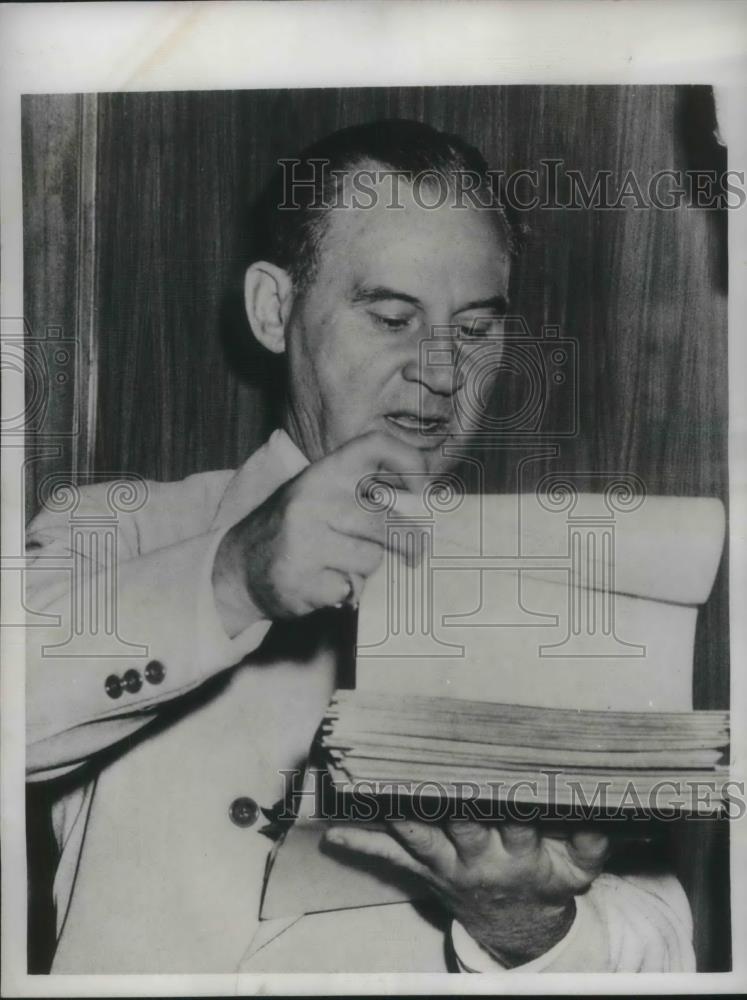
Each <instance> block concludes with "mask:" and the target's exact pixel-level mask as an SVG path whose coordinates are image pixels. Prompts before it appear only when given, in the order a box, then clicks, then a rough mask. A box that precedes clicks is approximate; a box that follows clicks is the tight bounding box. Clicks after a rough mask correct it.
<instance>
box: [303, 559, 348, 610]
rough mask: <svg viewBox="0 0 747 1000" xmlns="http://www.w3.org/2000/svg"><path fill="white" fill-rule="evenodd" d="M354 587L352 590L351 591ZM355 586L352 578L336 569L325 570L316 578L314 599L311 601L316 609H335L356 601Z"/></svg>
mask: <svg viewBox="0 0 747 1000" xmlns="http://www.w3.org/2000/svg"><path fill="white" fill-rule="evenodd" d="M351 587H352V590H351ZM353 591H355V584H354V583H353V579H352V576H349V575H346V574H345V573H341V572H340V571H339V570H336V569H329V568H326V569H323V570H322V571H321V572H320V573H319V574H318V576H317V577H316V578H315V584H314V590H313V594H314V597H313V599H312V601H311V603H312V605H313V607H316V608H335V607H341V606H342V605H343V604H346V603H348V602H351V603H352V601H353V600H354V596H355V595H354V593H353Z"/></svg>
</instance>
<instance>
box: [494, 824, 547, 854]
mask: <svg viewBox="0 0 747 1000" xmlns="http://www.w3.org/2000/svg"><path fill="white" fill-rule="evenodd" d="M498 832H499V833H500V835H501V842H502V843H503V846H504V848H505V849H506V851H507V852H508V853H509V854H526V853H528V852H529V851H533V850H536V849H537V846H538V844H539V834H538V832H537V828H536V827H535V826H534V825H533V824H531V823H514V822H511V821H510V820H504V822H502V823H499V824H498Z"/></svg>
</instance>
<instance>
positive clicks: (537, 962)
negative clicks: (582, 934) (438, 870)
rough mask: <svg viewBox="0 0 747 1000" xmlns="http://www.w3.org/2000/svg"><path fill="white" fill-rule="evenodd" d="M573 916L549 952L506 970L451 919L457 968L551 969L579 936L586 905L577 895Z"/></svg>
mask: <svg viewBox="0 0 747 1000" xmlns="http://www.w3.org/2000/svg"><path fill="white" fill-rule="evenodd" d="M575 902H576V915H575V916H574V918H573V923H572V924H571V926H570V927H569V928H568V931H567V933H566V934H565V935H564V936H563V937H562V938H561V939H560V941H557V942H556V943H555V944H554V945H553V946H552V948H550V949H549V950H548V951H546V952H543V953H542V954H541V955H538V956H537V958H533V959H532V961H531V962H525V963H524V964H523V965H516V966H513V967H511V968H508V967H507V966H505V965H501V963H500V962H499V961H498V959H497V958H494V957H493V956H492V955H491V954H490V952H488V951H486V950H485V948H483V947H482V946H481V945H479V944H478V943H477V941H475V939H474V938H473V937H471V935H470V934H468V933H467V931H466V930H465V929H464V927H463V926H462V924H460V923H459V921H458V920H453V921H452V924H451V944H452V947H453V949H454V955H455V957H456V961H457V965H458V967H459V971H460V972H493V973H495V972H544V971H545V969H547V968H548V967H550V966H552V965H553V964H554V963H555V962H556V961H557V959H558V958H559V957H560V956H561V955H562V954H563V953H564V952H565V951H566V949H568V948H570V947H571V946H572V944H573V941H574V940H575V938H576V936H577V935H578V926H579V923H580V911H581V910H582V909H583V907H584V906H585V905H586V904H585V902H584V897H583V896H576V897H575Z"/></svg>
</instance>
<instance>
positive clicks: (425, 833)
mask: <svg viewBox="0 0 747 1000" xmlns="http://www.w3.org/2000/svg"><path fill="white" fill-rule="evenodd" d="M389 826H390V828H391V830H392V832H393V833H394V835H395V837H396V838H397V839H398V840H399V842H400V843H401V844H403V846H404V847H405V848H406V849H407V850H408V851H409V852H410V854H412V855H413V857H415V858H416V859H417V860H418V861H420V862H422V863H423V864H424V865H427V867H428V868H429V869H432V870H433V871H436V872H440V871H445V870H447V869H448V868H449V867H450V866H451V865H452V864H453V862H454V860H455V859H456V850H455V848H454V845H453V844H452V843H451V841H450V840H449V838H448V837H447V836H446V834H445V833H444V831H443V830H442V829H441V827H439V826H436V825H435V823H421V822H419V821H418V820H414V819H393V820H390V821H389Z"/></svg>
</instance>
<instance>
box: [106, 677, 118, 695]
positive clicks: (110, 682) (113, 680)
mask: <svg viewBox="0 0 747 1000" xmlns="http://www.w3.org/2000/svg"><path fill="white" fill-rule="evenodd" d="M104 688H105V690H106V693H107V694H108V695H109V697H110V698H119V696H120V695H121V694H122V681H121V680H120V679H119V677H117V675H116V674H109V676H108V677H107V678H106V680H105V681H104Z"/></svg>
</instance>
